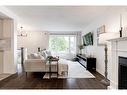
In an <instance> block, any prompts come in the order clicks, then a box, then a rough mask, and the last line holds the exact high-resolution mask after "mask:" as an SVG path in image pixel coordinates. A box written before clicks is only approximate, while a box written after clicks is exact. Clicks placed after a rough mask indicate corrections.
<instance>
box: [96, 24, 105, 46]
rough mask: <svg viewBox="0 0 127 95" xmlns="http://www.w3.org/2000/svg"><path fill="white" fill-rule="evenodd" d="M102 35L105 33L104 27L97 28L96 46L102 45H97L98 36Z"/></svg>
mask: <svg viewBox="0 0 127 95" xmlns="http://www.w3.org/2000/svg"><path fill="white" fill-rule="evenodd" d="M103 33H105V25H102V26H101V27H99V28H97V45H98V46H102V45H104V44H100V43H99V36H100V34H103Z"/></svg>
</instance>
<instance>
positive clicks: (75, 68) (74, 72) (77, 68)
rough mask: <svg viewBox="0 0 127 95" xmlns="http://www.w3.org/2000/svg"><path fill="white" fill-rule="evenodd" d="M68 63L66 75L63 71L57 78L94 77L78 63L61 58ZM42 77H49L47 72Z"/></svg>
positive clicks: (53, 75)
mask: <svg viewBox="0 0 127 95" xmlns="http://www.w3.org/2000/svg"><path fill="white" fill-rule="evenodd" d="M62 60H64V61H65V62H67V64H68V67H69V69H68V75H67V74H66V73H65V74H63V75H59V76H58V78H95V77H94V76H93V75H92V74H91V73H90V72H89V71H87V70H86V68H84V67H83V66H82V65H81V64H80V63H78V62H72V61H68V60H65V59H62ZM51 77H52V78H53V77H57V75H56V74H52V75H51ZM43 78H44V79H48V78H49V74H48V73H46V74H45V75H44V77H43Z"/></svg>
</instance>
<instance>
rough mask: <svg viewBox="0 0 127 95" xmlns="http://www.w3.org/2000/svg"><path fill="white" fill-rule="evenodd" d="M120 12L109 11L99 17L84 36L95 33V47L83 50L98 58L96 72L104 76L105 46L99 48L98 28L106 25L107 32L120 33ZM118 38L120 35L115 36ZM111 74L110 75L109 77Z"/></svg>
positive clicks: (85, 31)
mask: <svg viewBox="0 0 127 95" xmlns="http://www.w3.org/2000/svg"><path fill="white" fill-rule="evenodd" d="M120 13H121V12H120V11H118V10H109V12H105V13H104V14H103V15H101V16H100V17H98V19H96V21H93V23H91V24H90V25H88V26H87V27H86V28H85V29H84V31H83V34H82V35H84V34H86V33H88V32H93V33H94V45H93V46H87V47H85V49H84V50H83V53H85V54H87V55H88V56H89V55H93V56H94V57H96V58H97V64H96V70H97V71H98V72H99V73H101V74H102V75H104V71H105V69H104V67H105V65H104V46H97V28H98V27H100V26H102V25H105V26H106V32H116V33H118V32H119V28H120V20H119V19H120ZM115 36H116V37H118V35H114V37H115ZM109 57H110V52H108V64H111V63H110V58H109ZM109 76H110V74H108V77H109Z"/></svg>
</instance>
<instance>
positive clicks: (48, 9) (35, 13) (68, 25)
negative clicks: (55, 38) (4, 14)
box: [6, 6, 110, 31]
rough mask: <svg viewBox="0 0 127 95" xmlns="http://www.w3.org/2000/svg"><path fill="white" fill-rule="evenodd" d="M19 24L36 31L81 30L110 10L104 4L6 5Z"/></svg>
mask: <svg viewBox="0 0 127 95" xmlns="http://www.w3.org/2000/svg"><path fill="white" fill-rule="evenodd" d="M6 7H7V8H8V9H9V10H11V11H12V12H13V13H15V14H16V15H17V16H18V17H19V18H20V20H19V25H22V26H24V27H25V29H27V30H36V31H81V30H83V29H84V28H85V27H86V26H87V25H88V24H90V23H91V22H92V21H93V20H95V19H96V18H98V17H99V16H100V15H102V14H104V13H105V12H107V11H108V10H109V8H110V7H106V6H105V7H103V6H99V7H97V6H6Z"/></svg>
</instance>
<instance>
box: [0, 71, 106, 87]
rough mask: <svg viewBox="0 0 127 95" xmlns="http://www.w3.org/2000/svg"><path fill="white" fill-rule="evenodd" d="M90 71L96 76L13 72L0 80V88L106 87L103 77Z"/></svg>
mask: <svg viewBox="0 0 127 95" xmlns="http://www.w3.org/2000/svg"><path fill="white" fill-rule="evenodd" d="M92 73H93V75H94V76H95V77H96V78H81V79H79V78H77V79H43V75H44V73H28V76H27V77H26V75H25V73H20V74H14V75H12V76H10V77H8V78H6V79H4V80H2V81H0V89H107V87H106V86H105V85H103V84H101V83H100V80H101V79H103V78H104V77H103V76H102V75H100V74H99V73H97V72H92Z"/></svg>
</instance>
